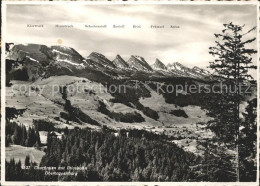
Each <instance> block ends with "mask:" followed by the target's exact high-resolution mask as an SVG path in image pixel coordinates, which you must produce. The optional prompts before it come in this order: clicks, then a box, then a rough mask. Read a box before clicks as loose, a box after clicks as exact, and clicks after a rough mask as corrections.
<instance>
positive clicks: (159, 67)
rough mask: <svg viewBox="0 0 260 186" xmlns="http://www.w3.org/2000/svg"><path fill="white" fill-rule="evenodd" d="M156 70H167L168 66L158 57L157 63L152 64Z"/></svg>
mask: <svg viewBox="0 0 260 186" xmlns="http://www.w3.org/2000/svg"><path fill="white" fill-rule="evenodd" d="M152 68H153V69H154V70H167V67H166V66H165V65H164V64H163V62H161V61H160V60H159V59H157V58H156V60H155V63H154V64H153V65H152Z"/></svg>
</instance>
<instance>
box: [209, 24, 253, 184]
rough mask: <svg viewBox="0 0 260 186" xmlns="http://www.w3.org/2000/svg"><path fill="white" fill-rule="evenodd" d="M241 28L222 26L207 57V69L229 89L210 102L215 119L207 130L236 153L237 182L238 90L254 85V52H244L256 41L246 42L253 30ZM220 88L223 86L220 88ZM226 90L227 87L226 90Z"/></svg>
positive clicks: (239, 95) (248, 40)
mask: <svg viewBox="0 0 260 186" xmlns="http://www.w3.org/2000/svg"><path fill="white" fill-rule="evenodd" d="M243 28H244V26H239V25H235V24H233V23H232V22H231V23H229V24H224V29H223V30H222V33H221V34H215V37H216V41H215V43H216V46H214V47H210V48H209V49H210V52H209V53H210V54H211V55H213V56H214V57H215V60H214V61H213V62H210V68H211V69H212V70H213V71H214V72H215V75H216V76H218V79H219V80H220V81H222V83H223V84H225V85H228V86H227V87H228V88H227V89H225V90H223V89H222V88H223V87H220V90H221V91H220V94H218V95H216V97H217V99H216V100H214V101H209V105H210V106H209V115H211V116H213V117H214V119H213V120H211V121H209V122H208V123H207V124H208V128H209V129H211V130H212V131H213V132H214V133H215V134H216V137H217V138H218V140H219V142H223V143H225V144H229V145H230V147H232V148H234V149H235V150H236V157H235V161H236V166H235V168H236V180H237V181H239V167H240V166H239V144H238V142H239V132H240V131H239V127H240V125H241V124H240V123H241V121H240V118H239V116H240V108H239V105H240V103H241V101H242V99H243V96H244V95H243V93H242V92H241V91H240V90H241V89H239V88H240V87H242V86H245V85H246V84H247V83H254V82H255V81H254V80H253V77H252V76H251V75H250V74H249V70H250V69H256V66H255V65H253V63H252V55H253V54H255V53H256V50H254V49H249V48H247V45H248V44H250V43H252V42H254V41H255V39H256V38H255V37H253V38H248V34H249V33H251V32H252V31H254V30H255V29H256V27H254V28H252V29H250V30H249V31H247V32H244V31H243ZM223 84H222V85H223ZM225 88H226V87H225Z"/></svg>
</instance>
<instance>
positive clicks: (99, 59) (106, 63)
mask: <svg viewBox="0 0 260 186" xmlns="http://www.w3.org/2000/svg"><path fill="white" fill-rule="evenodd" d="M88 59H91V60H92V61H94V62H95V63H97V64H99V65H102V66H103V67H109V68H116V66H115V65H114V64H113V63H112V62H111V61H110V60H109V59H107V58H106V57H105V56H104V55H103V54H100V53H98V52H92V53H91V54H90V55H89V56H88Z"/></svg>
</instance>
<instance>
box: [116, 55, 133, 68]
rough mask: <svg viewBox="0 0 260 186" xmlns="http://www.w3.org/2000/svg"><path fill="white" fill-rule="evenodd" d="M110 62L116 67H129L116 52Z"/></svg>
mask: <svg viewBox="0 0 260 186" xmlns="http://www.w3.org/2000/svg"><path fill="white" fill-rule="evenodd" d="M112 62H113V64H114V65H115V66H116V67H118V68H129V64H128V63H127V62H126V61H125V60H124V59H123V58H122V57H121V56H120V55H118V54H117V55H116V58H115V59H114V60H113V61H112Z"/></svg>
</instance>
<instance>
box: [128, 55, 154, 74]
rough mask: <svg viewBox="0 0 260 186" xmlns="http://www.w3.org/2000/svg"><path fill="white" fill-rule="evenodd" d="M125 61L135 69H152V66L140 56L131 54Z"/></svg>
mask: <svg viewBox="0 0 260 186" xmlns="http://www.w3.org/2000/svg"><path fill="white" fill-rule="evenodd" d="M127 62H128V64H129V66H130V67H131V68H133V69H135V70H141V71H153V69H152V67H151V66H150V65H149V64H148V63H147V62H146V61H145V59H144V58H143V57H141V56H138V55H131V57H130V59H129V60H128V61H127Z"/></svg>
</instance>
